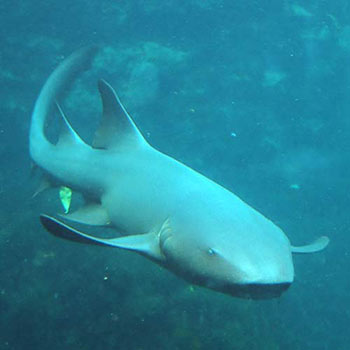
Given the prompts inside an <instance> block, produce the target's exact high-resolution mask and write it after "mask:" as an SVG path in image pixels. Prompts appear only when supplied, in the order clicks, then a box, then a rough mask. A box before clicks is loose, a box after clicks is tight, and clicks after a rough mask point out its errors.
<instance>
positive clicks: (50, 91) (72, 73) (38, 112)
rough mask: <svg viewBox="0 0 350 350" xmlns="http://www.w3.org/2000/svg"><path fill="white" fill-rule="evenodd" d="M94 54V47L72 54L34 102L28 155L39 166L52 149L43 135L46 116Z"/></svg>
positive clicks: (85, 67) (55, 72) (52, 75)
mask: <svg viewBox="0 0 350 350" xmlns="http://www.w3.org/2000/svg"><path fill="white" fill-rule="evenodd" d="M96 52H97V48H96V47H85V48H83V49H80V50H78V51H76V52H74V53H73V54H72V55H70V56H69V57H68V58H66V59H65V60H64V61H63V62H62V63H61V64H60V65H59V66H58V67H57V68H56V69H55V70H54V72H53V73H52V74H51V75H50V77H49V78H48V80H47V81H46V83H45V85H44V86H43V88H42V90H41V92H40V94H39V97H38V99H37V100H36V102H35V106H34V111H33V114H32V122H31V126H30V136H29V143H30V154H31V157H32V159H33V160H34V161H35V162H36V163H37V164H39V165H41V163H42V157H45V156H48V154H47V150H48V149H49V148H50V147H52V145H51V144H50V143H49V142H48V140H47V139H46V137H45V134H44V125H45V121H46V119H47V116H48V115H49V114H50V113H51V112H52V108H53V107H54V106H55V104H56V101H57V100H58V99H59V98H60V97H61V95H62V94H63V92H64V91H65V90H66V89H67V87H68V86H69V84H70V83H71V81H72V80H74V78H75V77H76V76H77V75H78V74H79V73H81V72H83V71H85V70H86V69H87V68H88V67H89V66H90V64H91V61H92V59H93V58H94V56H95V54H96Z"/></svg>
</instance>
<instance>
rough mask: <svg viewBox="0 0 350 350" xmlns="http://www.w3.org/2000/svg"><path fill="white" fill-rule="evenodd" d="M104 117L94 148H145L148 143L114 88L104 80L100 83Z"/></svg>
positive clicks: (96, 134)
mask: <svg viewBox="0 0 350 350" xmlns="http://www.w3.org/2000/svg"><path fill="white" fill-rule="evenodd" d="M98 89H99V91H100V95H101V99H102V104H103V115H102V120H101V124H100V127H99V128H98V129H97V131H96V133H95V138H94V141H93V144H92V145H93V147H96V148H105V149H117V148H120V147H127V148H135V147H144V146H147V145H148V143H147V141H146V140H145V139H144V137H143V136H142V134H141V132H140V131H139V130H138V128H137V127H136V125H135V123H134V122H133V120H132V119H131V117H130V116H129V114H128V112H127V111H126V110H125V108H124V106H123V105H122V104H121V102H120V100H119V98H118V96H117V94H116V93H115V91H114V90H113V88H112V87H111V86H110V85H109V84H108V83H107V82H105V81H104V80H100V81H99V82H98Z"/></svg>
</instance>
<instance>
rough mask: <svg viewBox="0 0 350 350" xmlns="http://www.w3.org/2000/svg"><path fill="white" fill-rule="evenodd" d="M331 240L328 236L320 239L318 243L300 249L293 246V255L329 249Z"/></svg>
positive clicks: (317, 240)
mask: <svg viewBox="0 0 350 350" xmlns="http://www.w3.org/2000/svg"><path fill="white" fill-rule="evenodd" d="M328 243H329V238H328V237H326V236H322V237H319V238H318V239H316V241H314V242H312V243H310V244H307V245H303V246H300V247H294V246H292V248H291V249H292V253H316V252H319V251H321V250H323V249H324V248H326V247H327V245H328Z"/></svg>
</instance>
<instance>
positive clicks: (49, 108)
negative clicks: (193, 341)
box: [30, 47, 329, 299]
mask: <svg viewBox="0 0 350 350" xmlns="http://www.w3.org/2000/svg"><path fill="white" fill-rule="evenodd" d="M95 53H96V48H92V47H89V48H83V49H81V50H78V51H76V52H75V53H73V54H72V55H71V56H69V57H68V58H66V59H65V60H64V61H63V62H62V63H61V64H60V65H59V66H58V67H57V68H56V70H54V72H53V73H52V74H51V75H50V77H49V78H48V80H47V81H46V83H45V84H44V86H43V88H42V90H41V92H40V94H39V96H38V98H37V100H36V103H35V107H34V110H33V114H32V121H31V127H30V155H31V158H32V160H33V161H34V163H35V164H36V166H38V167H39V168H41V169H42V170H43V172H44V176H45V178H46V179H48V181H49V182H50V183H52V184H54V185H62V186H68V187H70V188H72V189H73V190H75V191H79V192H80V193H82V195H83V197H84V198H85V205H84V206H82V207H81V208H80V209H78V210H77V211H75V212H73V213H71V214H67V215H64V219H65V220H68V221H70V222H72V223H74V222H78V223H82V224H86V225H96V226H109V227H112V228H114V229H115V231H116V232H117V233H118V235H117V236H116V237H115V238H100V237H95V236H91V235H89V234H86V233H84V232H81V231H79V230H77V229H75V228H73V227H71V226H69V225H68V224H67V223H66V221H65V222H63V221H61V220H58V219H57V218H55V217H52V216H48V215H44V214H42V215H41V216H40V220H41V222H42V224H43V226H44V227H45V228H46V229H47V230H48V231H49V232H50V233H52V234H53V235H55V236H58V237H60V238H64V239H67V240H70V241H74V242H80V243H88V244H96V245H103V246H110V247H116V248H121V249H126V250H129V251H133V252H137V253H139V254H141V255H143V256H145V257H147V258H149V259H151V260H152V261H154V262H156V263H158V264H159V265H161V266H163V267H165V268H166V269H168V270H170V271H172V272H174V273H175V274H176V275H178V276H180V277H182V278H184V279H185V280H187V281H189V282H190V283H193V284H197V285H200V286H204V287H207V288H210V289H213V290H216V291H220V292H223V293H227V294H230V295H232V296H236V297H242V298H253V299H258V298H272V297H278V296H280V295H281V294H282V292H284V291H285V290H287V289H288V287H289V286H290V285H291V283H292V282H293V279H294V267H293V260H292V254H293V253H312V252H316V251H320V250H322V249H323V248H325V247H326V246H327V244H328V242H329V240H328V238H327V237H325V236H323V237H320V238H319V239H317V240H316V241H315V242H313V243H311V244H308V245H305V246H301V247H294V246H292V245H291V243H290V241H289V240H288V238H287V237H286V235H285V234H284V233H283V231H282V230H281V229H280V228H279V227H278V226H276V225H275V224H274V223H272V222H271V221H270V220H269V219H267V218H266V217H265V216H263V215H262V214H260V213H259V212H258V211H256V210H255V209H253V208H252V207H251V206H249V205H248V204H246V203H245V202H244V201H242V200H241V199H240V198H239V197H237V196H236V195H235V194H233V193H232V192H230V191H228V190H227V189H225V188H224V187H222V186H220V185H219V184H217V183H215V182H213V181H212V180H210V179H208V178H206V177H205V176H203V175H201V174H200V173H198V172H196V171H194V170H192V169H191V168H189V167H188V166H186V165H184V164H182V163H181V162H179V161H177V160H175V159H173V158H171V157H170V156H168V155H165V154H164V153H161V152H159V151H158V150H156V149H155V148H153V147H152V146H151V145H150V144H149V143H148V142H147V141H146V140H145V138H144V137H143V136H142V133H141V132H140V130H139V129H138V128H137V127H136V125H135V123H134V122H133V120H132V119H131V117H130V116H129V114H128V113H127V111H126V110H125V108H124V107H123V105H122V104H121V102H120V100H119V98H118V96H117V95H116V93H115V92H114V90H113V88H112V87H111V86H110V85H109V84H108V83H107V82H106V81H104V80H100V81H99V83H98V89H99V92H100V95H101V99H102V105H103V115H102V120H101V123H100V126H99V128H98V129H97V131H96V133H95V137H94V140H93V142H92V145H88V144H87V143H85V142H84V141H83V140H82V139H81V138H80V137H79V135H78V134H77V133H76V131H75V130H74V129H73V128H72V126H71V125H70V123H69V121H68V120H67V118H66V116H65V115H64V112H63V111H62V108H61V107H60V105H59V104H58V102H57V101H59V99H60V97H61V96H62V94H63V93H64V91H65V90H67V88H68V86H69V84H70V83H71V81H72V80H74V78H75V77H76V76H77V75H78V74H80V73H81V72H83V71H84V70H86V69H88V67H89V65H90V63H91V61H92V60H93V58H94V56H95ZM55 109H57V110H58V112H59V113H60V115H61V117H62V119H63V121H64V125H65V126H64V129H65V130H64V131H63V132H62V133H61V135H60V136H59V139H58V141H57V143H52V142H50V141H49V140H48V139H47V137H46V136H45V124H46V121H47V118H48V116H49V115H51V114H52V113H54V112H55ZM48 181H46V183H48Z"/></svg>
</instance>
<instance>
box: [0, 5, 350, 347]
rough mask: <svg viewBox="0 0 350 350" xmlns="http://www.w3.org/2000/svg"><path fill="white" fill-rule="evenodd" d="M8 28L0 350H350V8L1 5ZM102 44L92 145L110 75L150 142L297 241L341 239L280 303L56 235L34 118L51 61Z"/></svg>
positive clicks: (84, 85)
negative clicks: (36, 169)
mask: <svg viewBox="0 0 350 350" xmlns="http://www.w3.org/2000/svg"><path fill="white" fill-rule="evenodd" d="M0 19H1V31H0V43H1V51H0V82H1V85H0V91H1V97H0V140H1V141H0V142H1V143H0V155H1V157H0V208H1V210H0V350H6V349H11V350H17V349H26V350H29V349H44V348H45V349H84V350H92V349H93V350H100V349H101V350H102V349H103V350H106V349H120V350H123V349H132V350H134V349H135V350H148V349H152V350H153V349H170V350H172V349H195V350H206V349H219V350H225V349H234V350H236V349H237V350H247V349H250V350H258V349H259V350H281V349H283V350H289V349H290V350H292V349H293V350H301V349H303V350H304V349H317V350H322V349H332V350H333V349H337V350H347V349H349V346H350V345H349V344H350V272H349V267H350V236H349V233H350V230H349V226H350V225H349V224H350V215H349V207H350V206H349V190H350V186H349V185H350V183H349V178H350V169H349V158H350V157H349V155H350V3H349V2H348V1H346V0H338V1H331V0H324V1H316V0H310V1H307V2H302V1H293V0H292V1H286V0H284V1H281V0H279V1H277V0H261V1H246V0H237V1H230V0H216V1H213V0H207V1H205V0H202V1H201V0H187V1H174V0H168V1H155V0H153V1H152V0H150V1H141V0H131V1H128V2H121V1H120V2H118V1H112V0H109V1H106V0H93V1H89V2H86V1H81V0H75V1H64V0H63V1H53V0H45V1H39V0H38V1H33V2H30V1H23V0H2V1H1V2H0ZM89 44H98V45H99V46H100V47H101V49H100V52H99V54H98V56H97V57H96V59H95V61H94V64H93V67H92V69H91V70H90V71H89V72H88V73H86V74H85V75H84V76H83V77H82V78H81V79H80V80H79V81H78V82H77V83H76V84H75V85H74V87H73V88H72V91H71V93H70V94H69V96H68V97H67V99H66V101H65V104H64V106H65V111H66V113H67V114H68V116H69V118H70V119H71V120H72V123H73V125H74V127H75V128H76V129H77V130H78V131H79V133H80V134H81V135H82V136H83V138H84V139H85V140H87V141H91V136H92V134H93V132H94V130H95V128H96V126H97V123H98V120H99V116H100V113H101V106H100V100H99V96H98V92H97V87H96V82H97V79H98V78H104V79H106V80H107V81H108V82H109V83H111V84H112V86H114V88H115V89H116V91H117V92H118V94H119V95H120V97H121V99H122V101H123V103H124V104H125V106H126V107H127V109H128V111H129V113H130V114H131V115H132V116H133V118H134V119H135V121H136V123H137V124H138V126H139V127H140V129H141V130H142V132H143V133H144V135H145V136H146V138H147V140H148V141H149V142H150V143H151V144H152V145H153V146H155V147H156V148H158V149H160V150H161V151H163V152H165V153H167V154H169V155H171V156H173V157H174V158H176V159H178V160H180V161H182V162H184V163H185V164H187V165H189V166H191V167H192V168H194V169H196V170H198V171H200V172H201V173H203V174H205V175H206V176H208V177H209V178H211V179H213V180H215V181H216V182H218V183H220V184H222V185H224V186H225V187H226V188H228V189H230V190H231V191H233V192H234V193H236V194H237V195H238V196H240V197H241V198H242V199H244V200H245V201H246V202H247V203H249V204H250V205H251V206H253V207H254V208H256V209H258V210H259V211H260V212H262V213H263V214H264V215H266V216H267V217H268V218H270V219H272V220H273V221H274V222H275V223H276V224H278V225H279V226H280V227H281V228H282V229H283V230H284V231H285V232H286V234H287V235H288V237H289V238H290V240H291V242H292V243H293V244H295V245H298V244H304V243H308V242H310V241H312V240H313V239H314V238H316V237H318V236H321V235H328V236H329V237H330V239H331V243H330V245H329V247H328V248H327V249H326V250H325V251H323V252H321V253H318V254H313V255H307V256H302V255H298V256H295V257H294V263H295V271H296V277H295V282H294V283H293V285H292V286H291V288H290V289H289V290H288V291H287V292H286V293H285V294H283V295H282V297H281V298H279V299H274V300H262V301H252V300H242V299H237V298H233V297H230V296H227V295H223V294H220V293H216V292H213V291H210V290H206V289H203V288H200V287H196V286H190V285H189V284H188V283H186V282H184V281H183V280H181V279H179V278H177V277H175V276H173V275H172V274H171V273H170V272H168V271H166V270H163V269H161V268H160V267H158V266H157V265H155V264H153V263H152V262H150V261H148V260H146V259H144V258H143V257H140V256H138V255H136V254H133V253H128V252H123V251H120V250H116V249H107V248H105V249H103V248H100V247H93V246H81V245H77V244H73V243H69V242H66V241H62V240H58V239H55V238H54V237H52V236H51V235H49V234H48V233H47V232H46V231H45V230H44V229H43V227H42V226H41V225H40V223H39V213H41V212H47V213H56V212H61V213H62V211H63V209H62V208H61V206H60V203H59V196H58V189H52V190H48V191H46V192H44V193H42V194H40V195H38V196H36V197H35V198H32V195H33V193H34V192H35V190H36V187H37V186H38V179H37V178H36V177H34V178H33V177H32V176H31V170H30V169H31V160H30V157H29V150H28V132H29V125H30V117H31V112H32V109H33V105H34V102H35V99H36V97H37V95H38V93H39V91H40V88H41V86H42V85H43V83H44V82H45V79H46V78H47V77H48V75H49V74H50V73H51V71H52V70H53V69H54V67H56V65H57V64H58V63H59V62H60V61H62V59H63V58H64V57H65V56H67V55H68V54H69V53H71V52H72V51H74V50H76V49H77V48H79V47H82V46H85V45H89ZM74 196H75V194H74ZM78 200H79V198H77V197H74V198H73V205H74V201H78Z"/></svg>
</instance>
